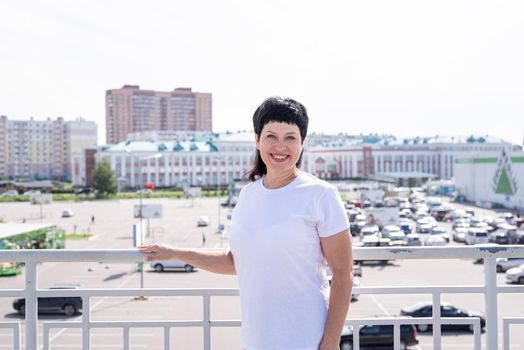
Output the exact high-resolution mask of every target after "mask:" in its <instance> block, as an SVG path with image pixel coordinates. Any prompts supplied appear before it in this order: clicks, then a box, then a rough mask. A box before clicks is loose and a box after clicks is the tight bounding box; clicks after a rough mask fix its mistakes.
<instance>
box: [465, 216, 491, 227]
mask: <svg viewBox="0 0 524 350" xmlns="http://www.w3.org/2000/svg"><path fill="white" fill-rule="evenodd" d="M469 226H470V227H480V228H486V227H487V226H488V223H487V222H486V221H484V220H482V219H481V218H476V217H473V218H471V220H470V222H469Z"/></svg>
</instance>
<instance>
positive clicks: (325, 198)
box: [317, 186, 349, 237]
mask: <svg viewBox="0 0 524 350" xmlns="http://www.w3.org/2000/svg"><path fill="white" fill-rule="evenodd" d="M317 218H318V220H317V233H318V235H319V237H329V236H333V235H335V234H337V233H339V232H340V231H343V230H345V229H347V228H349V220H348V216H347V214H346V210H345V208H344V204H343V203H342V200H341V199H340V194H339V193H338V190H337V189H336V188H335V187H333V186H330V187H328V188H326V189H325V191H324V192H323V194H322V195H321V197H320V198H319V201H318V203H317Z"/></svg>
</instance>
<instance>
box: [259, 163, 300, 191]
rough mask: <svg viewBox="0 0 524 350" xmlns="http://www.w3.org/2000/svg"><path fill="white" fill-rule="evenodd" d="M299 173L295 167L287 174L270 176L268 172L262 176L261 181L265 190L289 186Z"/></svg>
mask: <svg viewBox="0 0 524 350" xmlns="http://www.w3.org/2000/svg"><path fill="white" fill-rule="evenodd" d="M299 173H300V170H298V168H296V167H295V168H293V169H292V170H291V171H289V172H285V173H280V174H272V173H271V172H268V173H267V174H266V175H264V178H263V180H262V181H263V182H264V187H265V188H269V189H276V188H280V187H284V186H286V185H287V184H289V183H290V182H291V181H293V180H294V179H295V178H296V177H297V176H298V174H299Z"/></svg>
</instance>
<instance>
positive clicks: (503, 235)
mask: <svg viewBox="0 0 524 350" xmlns="http://www.w3.org/2000/svg"><path fill="white" fill-rule="evenodd" d="M488 240H489V241H490V242H491V243H498V244H508V243H509V235H508V233H507V232H506V231H504V230H501V229H498V230H496V231H493V232H491V233H490V234H489V235H488Z"/></svg>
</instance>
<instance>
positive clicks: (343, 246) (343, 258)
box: [319, 229, 353, 350]
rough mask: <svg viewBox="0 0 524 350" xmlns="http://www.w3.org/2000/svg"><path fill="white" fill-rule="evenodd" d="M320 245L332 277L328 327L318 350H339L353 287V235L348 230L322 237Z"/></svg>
mask: <svg viewBox="0 0 524 350" xmlns="http://www.w3.org/2000/svg"><path fill="white" fill-rule="evenodd" d="M320 244H321V246H322V251H323V253H324V256H325V257H326V260H327V262H328V264H329V267H330V268H331V271H332V272H333V277H332V279H331V292H330V295H329V309H328V315H327V321H326V327H325V329H324V336H323V338H322V342H321V343H320V347H319V350H338V349H339V343H340V335H341V333H342V328H343V327H344V321H345V320H346V316H347V314H348V309H349V302H350V299H351V289H352V287H353V254H352V252H351V250H352V248H351V235H350V233H349V230H348V229H346V230H344V231H341V232H339V233H337V234H335V235H333V236H329V237H322V238H320Z"/></svg>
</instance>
